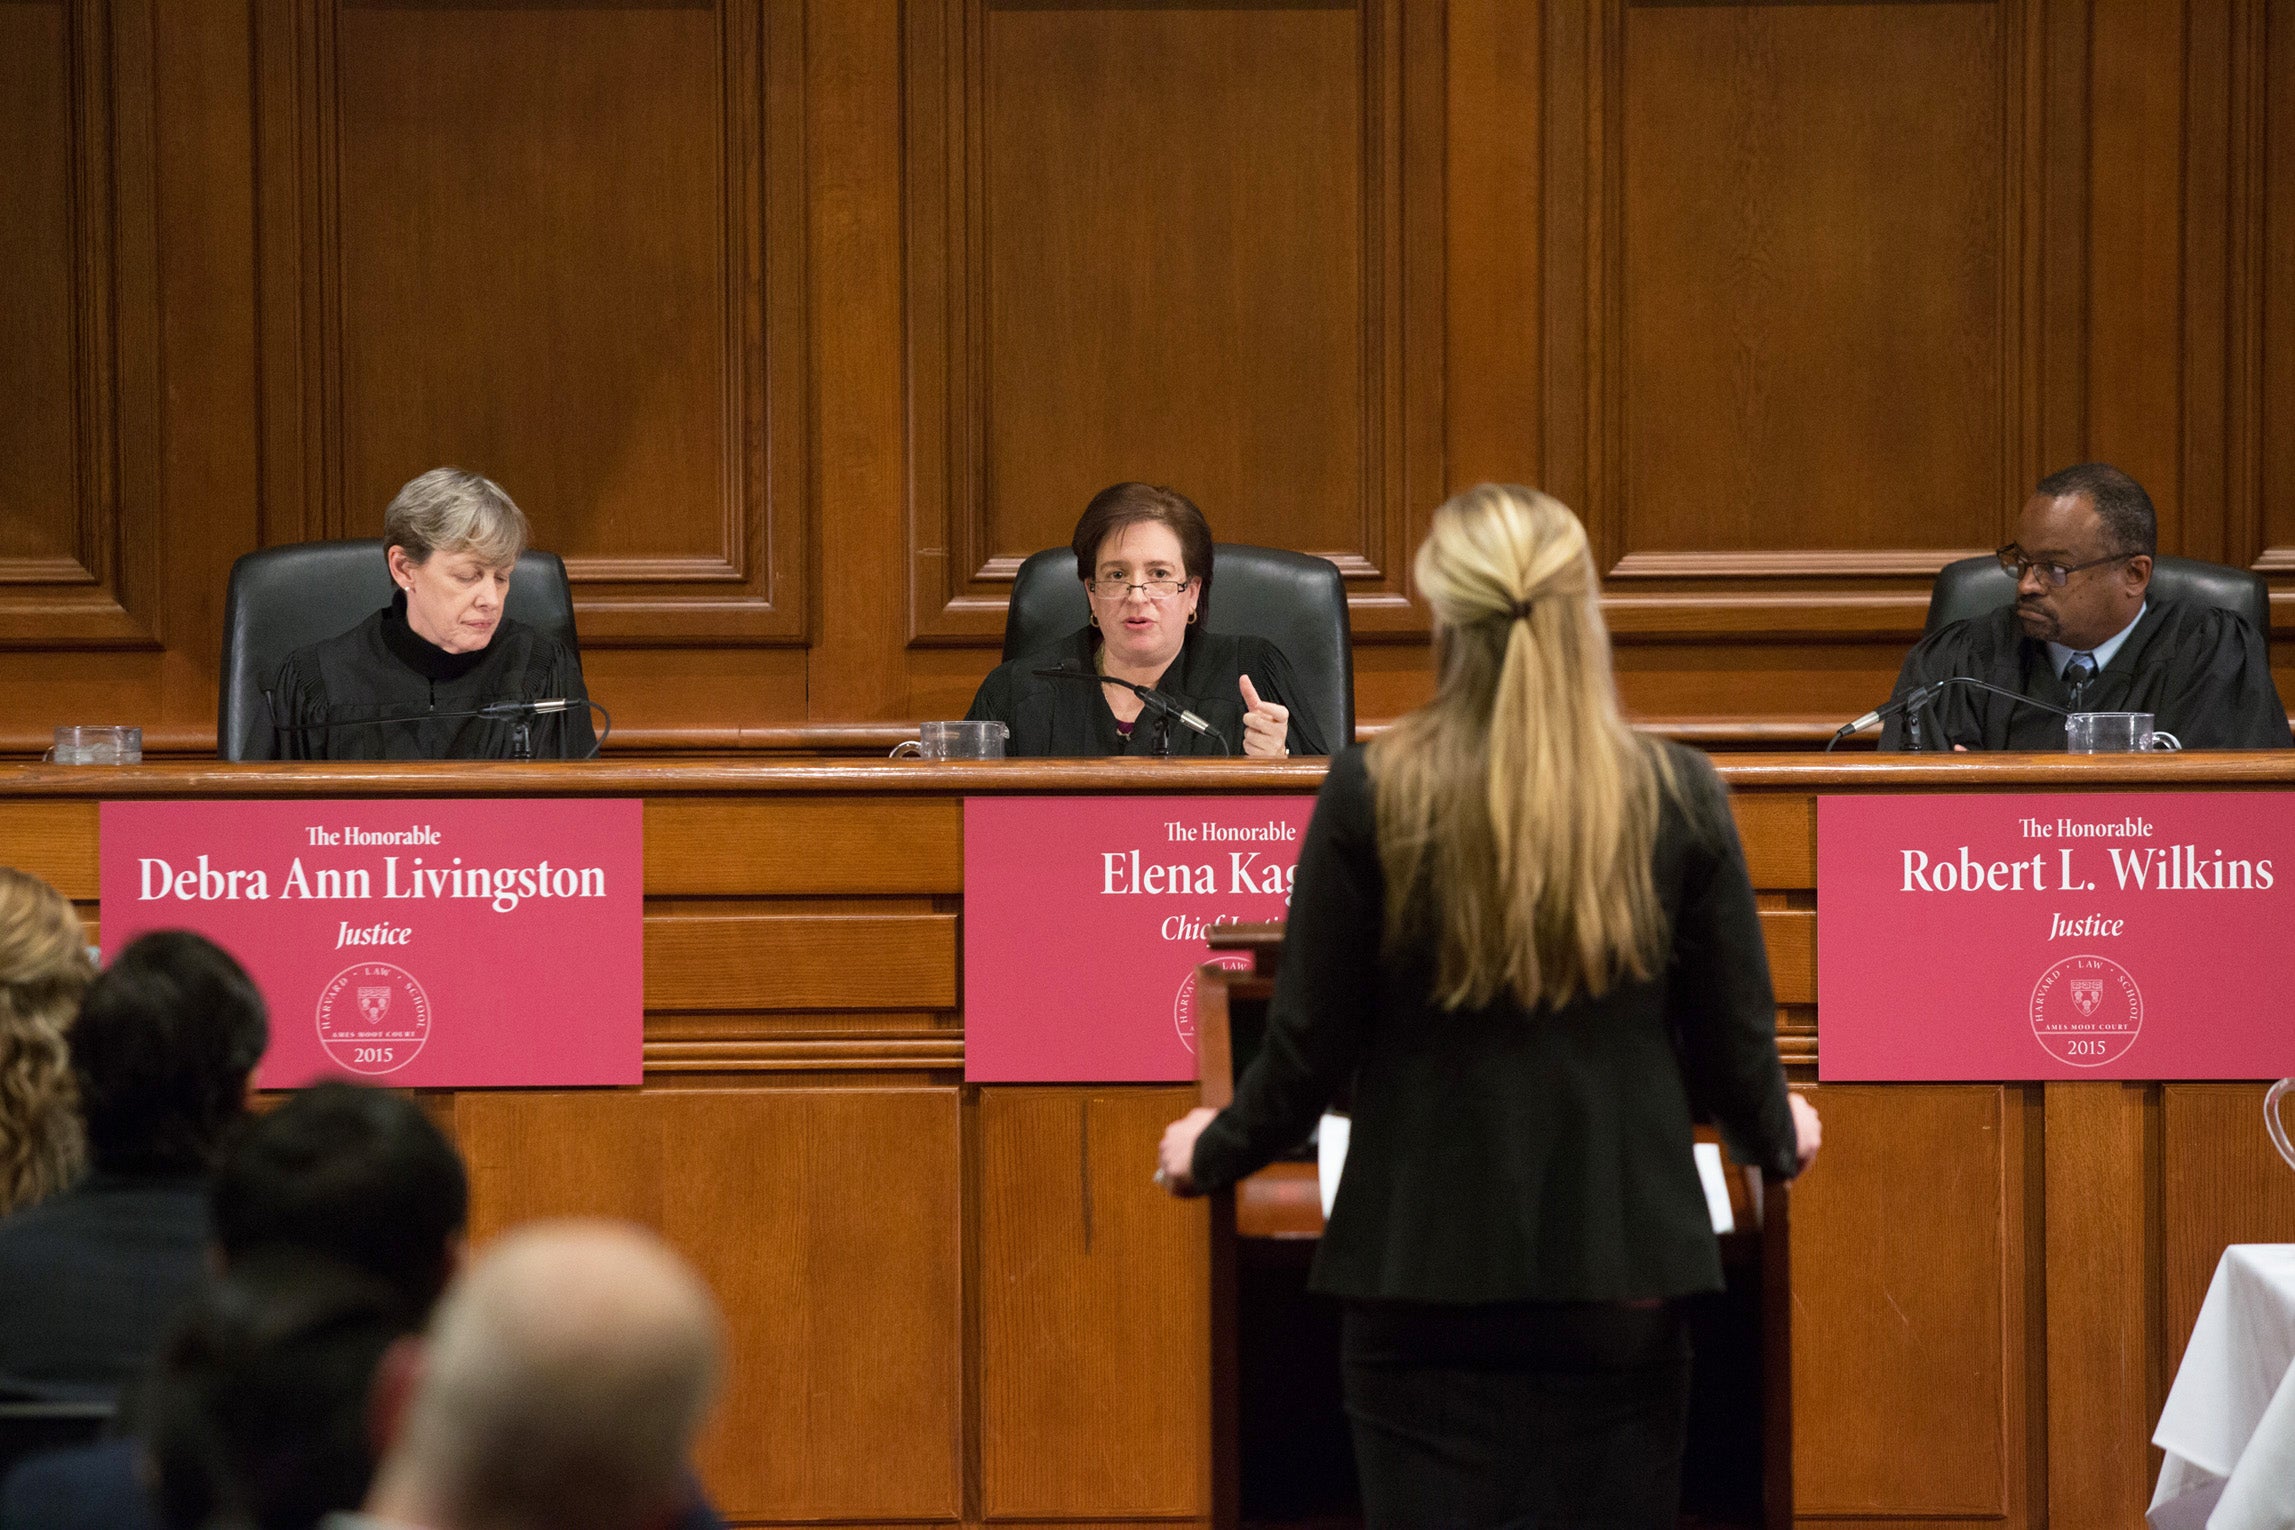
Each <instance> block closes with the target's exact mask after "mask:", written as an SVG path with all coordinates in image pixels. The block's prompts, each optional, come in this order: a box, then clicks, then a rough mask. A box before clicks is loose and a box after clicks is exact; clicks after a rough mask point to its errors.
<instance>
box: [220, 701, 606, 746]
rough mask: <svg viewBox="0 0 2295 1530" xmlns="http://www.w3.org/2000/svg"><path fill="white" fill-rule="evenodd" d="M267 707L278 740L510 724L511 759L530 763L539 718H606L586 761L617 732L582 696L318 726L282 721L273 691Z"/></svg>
mask: <svg viewBox="0 0 2295 1530" xmlns="http://www.w3.org/2000/svg"><path fill="white" fill-rule="evenodd" d="M263 706H264V709H265V710H266V711H268V712H269V713H270V714H271V732H272V734H273V736H274V737H276V736H277V735H279V734H282V733H332V732H334V731H335V730H337V729H338V728H382V727H389V726H392V725H394V724H399V723H426V722H453V721H457V720H460V719H469V718H488V719H492V720H494V721H498V722H508V723H509V724H510V725H511V734H510V751H511V752H510V758H512V759H514V760H530V759H532V758H533V757H534V740H533V736H532V733H531V725H532V722H533V719H535V718H537V717H548V716H553V715H555V714H557V713H559V712H571V711H575V710H576V709H585V710H588V711H592V712H595V713H597V714H598V715H599V716H600V717H602V718H604V719H605V723H606V725H605V727H604V728H602V729H600V730H599V732H598V736H597V737H596V739H594V740H593V741H592V742H591V744H590V752H589V753H588V754H585V755H583V756H582V758H583V759H585V760H594V759H596V758H597V757H598V751H600V750H601V749H603V748H605V747H606V740H607V739H608V738H609V737H611V736H612V735H613V731H614V714H613V713H611V712H609V711H607V710H606V709H605V708H604V707H602V706H600V705H599V704H598V703H597V702H594V701H591V700H589V699H588V698H586V697H582V696H549V697H544V698H542V699H540V700H537V701H489V702H488V703H486V705H484V706H482V707H472V708H471V709H469V710H468V711H463V712H431V711H422V712H389V713H385V714H384V715H383V716H381V717H358V718H346V719H344V720H342V721H339V722H314V723H286V722H281V721H279V709H278V707H277V706H276V705H275V704H274V703H273V701H272V699H271V693H270V692H269V691H265V692H264V693H263Z"/></svg>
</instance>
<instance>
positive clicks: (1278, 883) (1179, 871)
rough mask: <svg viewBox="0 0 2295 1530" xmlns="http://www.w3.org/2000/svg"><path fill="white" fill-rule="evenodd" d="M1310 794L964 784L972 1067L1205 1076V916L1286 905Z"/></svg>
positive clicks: (1227, 920)
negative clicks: (1198, 1034)
mask: <svg viewBox="0 0 2295 1530" xmlns="http://www.w3.org/2000/svg"><path fill="white" fill-rule="evenodd" d="M1314 808H1315V799H1314V798H1312V797H968V798H966V799H965V803H964V1076H965V1078H967V1079H968V1080H971V1081H973V1082H977V1083H1133V1082H1141V1083H1158V1082H1177V1081H1184V1080H1190V1079H1193V1078H1194V1077H1195V1002H1196V993H1195V969H1196V968H1197V967H1199V966H1201V965H1203V964H1204V963H1206V962H1209V961H1213V960H1217V961H1219V962H1220V963H1221V964H1222V965H1226V966H1235V967H1244V966H1248V965H1250V962H1249V959H1248V958H1246V957H1243V956H1239V955H1234V954H1232V953H1230V954H1223V955H1221V956H1220V957H1217V958H1214V957H1213V955H1212V953H1211V948H1210V947H1209V946H1208V945H1207V944H1206V943H1205V931H1207V930H1209V929H1210V928H1212V927H1213V926H1215V925H1220V924H1240V923H1255V922H1258V921H1262V920H1270V919H1281V918H1284V917H1285V916H1286V915H1287V914H1288V912H1289V910H1290V905H1291V882H1292V878H1293V875H1294V874H1295V872H1296V870H1297V867H1298V863H1299V844H1300V841H1301V840H1302V839H1304V838H1305V837H1306V832H1307V820H1308V818H1309V817H1310V816H1311V815H1312V814H1313V812H1314Z"/></svg>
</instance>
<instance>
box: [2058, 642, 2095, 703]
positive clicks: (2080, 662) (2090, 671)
mask: <svg viewBox="0 0 2295 1530" xmlns="http://www.w3.org/2000/svg"><path fill="white" fill-rule="evenodd" d="M2095 678H2096V656H2095V655H2094V654H2092V653H2076V654H2074V655H2072V657H2071V658H2070V659H2068V660H2066V661H2065V664H2064V688H2065V689H2066V690H2068V691H2070V692H2071V693H2072V705H2073V706H2075V707H2076V706H2078V705H2079V704H2080V693H2081V692H2083V691H2085V690H2086V689H2087V688H2088V682H2089V681H2091V680H2093V679H2095Z"/></svg>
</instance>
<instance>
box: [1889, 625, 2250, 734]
mask: <svg viewBox="0 0 2295 1530" xmlns="http://www.w3.org/2000/svg"><path fill="white" fill-rule="evenodd" d="M1947 675H1968V676H1971V677H1972V678H1974V679H1978V680H1983V681H1986V682H1989V683H1990V684H1993V685H1997V686H2000V687H2001V688H2003V689H2005V690H2010V691H2014V692H2016V693H2017V694H2018V695H2020V696H2029V697H2031V698H2032V699H2033V700H2035V701H2043V702H2046V703H2047V704H2048V705H2050V706H2053V707H2062V708H2065V709H2067V710H2069V709H2070V708H2071V705H2072V696H2071V692H2070V691H2068V690H2067V689H2066V688H2065V686H2064V682H2063V681H2061V680H2059V679H2057V678H2056V672H2055V669H2054V667H2053V666H2052V665H2050V664H2049V662H2048V648H2047V645H2046V644H2044V643H2042V642H2040V641H2039V640H2038V639H2036V638H2030V637H2026V636H2025V635H2024V628H2023V624H2022V623H2020V622H2018V621H2017V620H2016V611H2015V608H2014V607H2012V606H2003V607H2001V608H2000V609H1999V610H1996V611H1991V612H1987V613H1986V614H1985V615H1983V616H1976V617H1971V618H1969V619H1968V620H1967V621H1964V622H1955V623H1953V624H1952V625H1951V626H1949V627H1945V628H1943V629H1941V630H1939V631H1937V632H1934V633H1931V634H1930V635H1929V636H1927V637H1926V638H1923V639H1922V640H1921V641H1920V643H1919V644H1918V645H1916V646H1915V647H1914V649H1913V651H1912V652H1911V653H1910V654H1908V655H1906V656H1905V663H1904V669H1903V670H1902V671H1901V672H1900V673H1899V674H1898V676H1897V687H1896V692H1895V696H1896V697H1897V698H1902V697H1903V696H1905V695H1906V694H1907V693H1909V692H1910V691H1912V690H1913V689H1914V688H1915V687H1916V686H1920V685H1925V684H1928V683H1929V682H1931V681H1935V680H1940V679H1942V678H1944V677H1945V676H1947ZM2080 710H2082V711H2086V712H2149V713H2151V714H2152V719H2153V726H2154V727H2156V728H2159V729H2161V730H2163V731H2165V732H2168V733H2172V734H2174V735H2175V736H2176V738H2177V740H2178V741H2179V742H2180V743H2182V744H2183V746H2184V747H2185V748H2186V749H2285V748H2288V747H2289V745H2290V742H2291V740H2290V738H2289V735H2288V728H2287V708H2286V707H2285V706H2284V705H2283V704H2282V703H2281V702H2280V700H2279V691H2278V688H2277V687H2276V686H2274V685H2273V684H2272V681H2271V658H2270V654H2269V652H2268V650H2267V649H2266V648H2265V647H2264V644H2263V639H2262V638H2261V637H2259V636H2258V635H2257V634H2256V632H2255V630H2254V629H2253V628H2252V627H2250V626H2248V625H2247V623H2246V622H2244V621H2242V620H2240V619H2239V618H2238V617H2236V616H2234V615H2232V614H2231V613H2230V612H2228V611H2223V610H2219V609H2217V608H2216V607H2214V606H2209V605H2201V604H2198V603H2195V602H2192V601H2181V600H2155V601H2153V602H2152V603H2151V605H2150V607H2149V609H2147V610H2146V611H2145V612H2144V614H2143V617H2142V619H2141V620H2139V621H2138V622H2137V623H2136V630H2135V631H2133V632H2131V633H2129V634H2128V638H2127V641H2126V642H2124V643H2122V644H2121V645H2120V650H2119V652H2117V653H2115V654H2113V655H2112V662H2111V663H2110V664H2108V665H2106V666H2105V667H2104V669H2103V671H2102V672H2101V673H2100V674H2098V675H2097V676H2096V678H2095V679H2094V680H2091V681H2090V682H2088V687H2087V690H2086V692H2085V693H2084V694H2083V695H2082V696H2081V698H2080ZM1922 733H1923V739H1922V743H1923V746H1924V747H1925V748H1928V749H1932V750H1936V749H1950V748H1952V746H1953V745H1955V744H1965V745H1967V746H1968V747H1969V748H1970V749H2030V750H2061V749H2062V748H2063V747H2064V719H2063V718H2061V717H2058V716H2056V715H2054V714H2053V713H2050V712H2043V711H2041V710H2040V709H2039V708H2038V707H2024V706H2018V705H2017V704H2016V703H2015V702H2013V701H2010V700H2009V699H2008V698H2007V697H2005V696H1995V695H1992V694H1990V693H1988V692H1985V691H1979V690H1976V689H1974V688H1973V687H1969V686H1956V687H1954V688H1953V689H1951V690H1948V691H1946V692H1945V693H1944V694H1943V695H1941V696H1939V697H1937V698H1936V699H1935V700H1934V701H1932V702H1930V703H1929V706H1928V709H1927V711H1926V712H1925V714H1924V719H1923V722H1922ZM1881 747H1882V748H1883V749H1904V748H1907V747H1909V745H1908V744H1907V742H1906V740H1905V734H1904V720H1903V716H1902V714H1899V715H1898V716H1896V717H1892V718H1890V719H1889V721H1888V723H1887V725H1886V727H1885V728H1884V730H1883V732H1882V734H1881Z"/></svg>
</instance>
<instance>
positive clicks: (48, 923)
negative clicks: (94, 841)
mask: <svg viewBox="0 0 2295 1530" xmlns="http://www.w3.org/2000/svg"><path fill="white" fill-rule="evenodd" d="M94 975H95V967H94V966H93V965H92V964H91V963H90V962H89V961H88V938H87V932H86V931H84V930H82V929H81V928H80V916H79V915H78V914H76V913H74V912H73V911H72V905H71V904H70V903H69V902H67V901H66V900H65V898H64V895H63V894H62V893H60V892H58V891H56V889H54V888H53V887H50V886H49V885H48V884H47V883H45V882H43V881H41V880H40V879H39V878H38V877H34V876H26V875H25V874H24V873H23V872H21V871H17V870H14V869H12V868H10V867H5V866H0V1216H5V1215H6V1214H7V1213H9V1212H11V1211H14V1210H15V1209H16V1208H18V1207H20V1206H29V1205H31V1204H32V1203H33V1202H34V1201H37V1200H40V1199H42V1198H44V1197H46V1196H49V1195H53V1194H54V1193H55V1192H56V1191H58V1190H61V1189H63V1188H64V1186H66V1185H68V1184H70V1183H71V1181H72V1180H73V1178H74V1177H75V1176H77V1175H78V1173H79V1171H80V1163H81V1160H82V1158H83V1156H84V1142H83V1139H82V1137H81V1134H80V1117H79V1109H78V1101H77V1098H76V1096H75V1091H74V1090H73V1087H72V1065H71V1054H70V1052H69V1051H68V1049H67V1048H66V1046H65V1042H64V1033H65V1031H66V1029H67V1028H68V1027H69V1026H70V1025H71V1021H72V1015H73V1012H74V1011H76V1010H77V1009H78V1008H79V1007H80V996H81V995H82V994H84V993H86V992H87V987H88V980H89V979H90V978H91V977H93V976H94Z"/></svg>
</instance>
